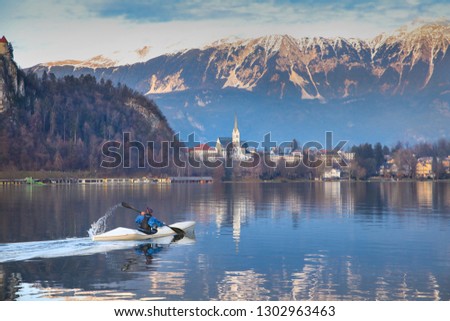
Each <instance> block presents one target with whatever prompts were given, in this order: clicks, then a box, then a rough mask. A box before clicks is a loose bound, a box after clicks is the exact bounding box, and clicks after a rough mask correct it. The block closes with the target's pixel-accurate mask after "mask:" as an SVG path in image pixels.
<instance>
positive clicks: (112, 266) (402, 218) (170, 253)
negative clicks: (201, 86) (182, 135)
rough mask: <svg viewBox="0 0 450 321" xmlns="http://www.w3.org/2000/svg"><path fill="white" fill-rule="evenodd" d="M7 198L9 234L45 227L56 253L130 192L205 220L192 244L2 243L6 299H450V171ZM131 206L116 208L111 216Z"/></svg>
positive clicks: (126, 221) (4, 238) (1, 294)
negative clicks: (419, 176) (399, 177)
mask: <svg viewBox="0 0 450 321" xmlns="http://www.w3.org/2000/svg"><path fill="white" fill-rule="evenodd" d="M0 199H1V202H0V242H2V243H10V242H24V241H30V240H32V241H38V242H39V240H45V241H44V242H47V243H48V245H49V246H48V248H47V249H46V250H48V251H47V253H60V252H61V253H62V252H64V249H62V248H61V247H60V243H58V242H56V241H51V240H56V239H61V238H67V237H70V238H74V237H75V239H78V240H79V239H81V238H82V237H84V236H86V231H87V230H88V229H89V227H90V225H91V224H92V222H95V221H96V220H97V219H98V218H99V217H101V216H102V215H103V214H104V213H105V211H107V209H108V208H110V207H111V206H112V205H114V204H117V203H118V202H120V201H122V200H125V201H128V202H130V203H132V204H135V205H136V206H137V207H140V208H141V207H142V208H144V207H145V206H147V205H151V207H152V208H154V209H155V211H157V213H158V217H159V218H160V219H161V220H163V221H165V222H168V223H170V222H176V221H183V220H195V221H196V222H197V225H196V233H197V239H196V240H195V241H196V242H195V244H194V245H193V246H184V245H183V244H189V243H190V242H191V244H192V242H193V240H192V239H190V238H183V239H180V240H176V242H171V241H169V242H167V243H164V242H163V243H159V244H158V245H156V244H154V243H142V244H138V245H135V244H131V245H130V244H128V245H127V247H126V248H116V249H115V250H114V251H110V250H105V251H103V250H102V251H97V252H95V251H93V250H92V251H91V250H89V251H91V252H89V251H88V252H86V253H85V254H86V255H83V256H81V254H80V253H81V252H78V254H77V252H76V251H75V250H74V249H71V251H72V250H73V252H70V251H66V253H67V256H64V257H62V255H54V256H53V258H50V257H46V258H43V257H42V256H39V257H38V256H36V255H35V254H36V253H35V252H34V250H33V248H32V247H30V246H28V245H26V246H25V247H22V249H23V250H20V251H18V252H19V253H21V255H22V256H23V258H22V259H21V260H5V257H6V254H5V253H6V252H5V249H6V248H7V247H9V246H11V244H0V255H2V254H3V257H1V258H0V262H3V263H0V299H2V300H7V299H8V300H9V299H15V300H27V299H29V300H35V299H42V298H45V299H71V300H73V299H75V300H76V299H80V300H85V299H97V300H100V299H101V300H108V299H109V300H110V299H140V300H156V299H165V300H450V279H449V278H448V271H449V270H450V245H449V244H450V233H449V232H450V224H449V220H450V214H449V212H450V184H449V183H445V182H413V183H411V182H385V183H364V182H361V183H355V182H326V183H322V182H306V183H300V184H291V183H286V184H218V185H209V186H204V185H203V186H200V185H199V186H197V185H195V186H194V185H178V186H177V185H175V184H174V185H172V186H171V185H164V186H156V185H153V186H138V187H136V186H127V187H111V186H109V187H104V186H98V187H96V186H83V187H82V188H81V187H80V188H77V187H63V186H60V187H45V186H43V187H39V188H36V187H33V188H28V187H24V188H22V187H7V188H3V189H0ZM18 220H19V221H21V222H30V224H16V222H17V221H18ZM133 220H134V215H130V213H129V212H128V211H126V210H124V209H120V208H118V209H117V210H116V211H115V212H114V214H113V215H112V216H111V217H110V218H108V221H107V225H108V227H109V228H113V227H117V226H125V227H132V226H134V222H133ZM48 240H50V241H48ZM69 240H70V239H69ZM52 242H56V243H52ZM183 242H184V243H183ZM69 243H70V242H69ZM13 244H16V245H15V246H16V247H17V246H20V244H19V243H13ZM77 244H80V242H78V243H77ZM89 246H90V245H89ZM96 249H97V250H98V248H96ZM77 250H80V247H78V249H77ZM2 251H3V252H2ZM22 251H23V252H22ZM105 253H107V254H105ZM25 254H27V255H28V254H33V255H32V256H27V257H25V256H24V255H25ZM2 259H3V260H2Z"/></svg>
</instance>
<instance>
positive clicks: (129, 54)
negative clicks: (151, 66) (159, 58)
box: [42, 46, 151, 69]
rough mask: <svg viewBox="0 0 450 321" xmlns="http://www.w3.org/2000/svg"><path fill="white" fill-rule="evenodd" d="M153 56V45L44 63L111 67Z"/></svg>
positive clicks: (44, 64)
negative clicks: (78, 58)
mask: <svg viewBox="0 0 450 321" xmlns="http://www.w3.org/2000/svg"><path fill="white" fill-rule="evenodd" d="M150 58H151V46H143V47H142V48H139V49H136V50H124V51H120V50H117V51H114V52H112V53H109V54H101V55H97V56H94V57H92V58H89V59H87V60H75V59H67V60H61V61H51V62H46V63H43V64H42V66H46V67H49V68H50V67H63V66H73V67H75V68H91V69H97V68H111V67H118V66H124V65H132V64H135V63H139V62H145V61H147V60H149V59H150Z"/></svg>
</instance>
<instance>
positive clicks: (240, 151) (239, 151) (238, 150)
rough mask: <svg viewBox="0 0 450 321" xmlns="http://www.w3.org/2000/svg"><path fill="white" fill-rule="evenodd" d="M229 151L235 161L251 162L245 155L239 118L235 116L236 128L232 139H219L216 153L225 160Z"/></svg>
mask: <svg viewBox="0 0 450 321" xmlns="http://www.w3.org/2000/svg"><path fill="white" fill-rule="evenodd" d="M227 150H228V151H229V153H231V157H232V158H233V159H234V160H249V159H250V157H249V156H247V155H245V148H243V147H242V146H241V134H240V133H239V128H238V121H237V116H236V115H234V128H233V131H232V133H231V137H218V138H217V141H216V151H217V156H218V157H223V158H225V157H226V156H227Z"/></svg>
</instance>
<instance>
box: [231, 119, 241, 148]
mask: <svg viewBox="0 0 450 321" xmlns="http://www.w3.org/2000/svg"><path fill="white" fill-rule="evenodd" d="M231 137H232V138H231V140H232V143H233V147H241V135H240V134H239V129H238V122H237V116H236V114H235V115H234V128H233V133H232V135H231Z"/></svg>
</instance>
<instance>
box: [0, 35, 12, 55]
mask: <svg viewBox="0 0 450 321" xmlns="http://www.w3.org/2000/svg"><path fill="white" fill-rule="evenodd" d="M9 54H10V51H9V43H8V40H6V37H5V36H3V37H2V38H1V39H0V55H9Z"/></svg>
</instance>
